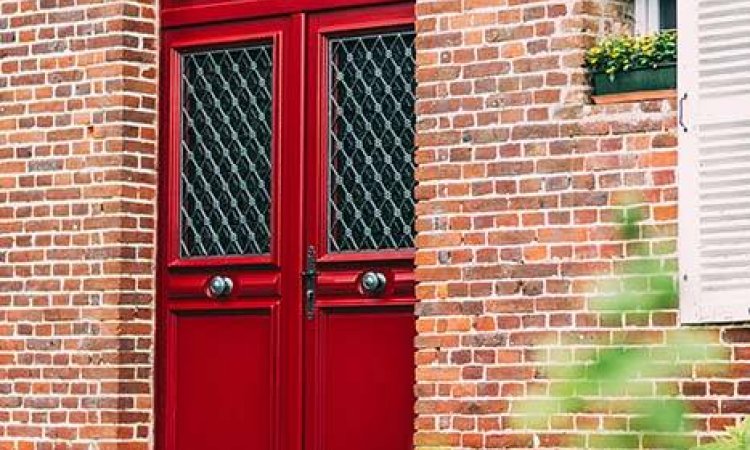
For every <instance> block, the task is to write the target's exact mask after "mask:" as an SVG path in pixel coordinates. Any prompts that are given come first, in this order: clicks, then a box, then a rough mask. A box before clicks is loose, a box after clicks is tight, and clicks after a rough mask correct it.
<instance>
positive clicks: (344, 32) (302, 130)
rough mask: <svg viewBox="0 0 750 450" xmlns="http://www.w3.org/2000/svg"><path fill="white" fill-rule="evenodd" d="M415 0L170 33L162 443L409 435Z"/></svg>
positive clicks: (394, 444) (175, 446) (165, 88)
mask: <svg viewBox="0 0 750 450" xmlns="http://www.w3.org/2000/svg"><path fill="white" fill-rule="evenodd" d="M412 9H413V7H412V6H411V5H406V6H399V5H396V6H387V7H369V8H360V9H350V10H345V11H328V12H324V13H315V14H310V15H307V14H304V13H298V14H294V15H290V16H285V17H280V18H274V19H260V20H257V19H256V20H251V21H244V22H237V23H228V24H222V25H210V26H201V27H192V28H183V29H177V30H174V31H168V32H166V33H165V34H164V37H163V43H162V45H163V46H164V50H163V52H162V55H163V57H162V63H163V65H162V67H163V68H164V70H163V78H162V120H163V127H162V130H163V136H164V139H163V143H164V144H163V149H162V158H161V160H160V161H161V173H162V179H161V197H160V207H161V210H160V214H161V216H160V220H161V225H160V227H159V229H160V239H159V255H160V258H159V261H160V265H159V281H160V282H159V286H160V288H159V289H160V301H159V305H158V310H159V326H158V332H157V340H158V351H159V353H158V372H157V384H158V407H157V408H158V409H157V410H158V415H157V421H158V427H157V430H158V432H157V445H158V447H159V448H162V449H165V450H197V449H202V450H205V449H213V448H215V449H222V450H233V449H237V450H240V449H243V450H244V449H253V450H255V449H285V450H287V449H288V450H291V449H295V450H296V449H302V448H305V449H309V450H337V449H345V448H346V449H351V448H357V449H359V450H367V449H373V450H374V449H389V450H398V449H408V448H411V446H412V439H413V418H414V414H413V402H414V396H413V383H414V375H413V371H414V360H413V354H414V351H413V338H414V335H415V331H414V313H413V304H414V277H413V268H412V267H413V251H412V250H411V247H412V246H413V245H412V242H413V221H414V201H413V195H412V190H413V183H414V177H413V171H414V169H413V161H412V152H413V142H414V141H413V140H414V115H413V108H414V53H413V50H414V48H413V43H414V42H413V40H414V33H413V30H412V22H413V10H412Z"/></svg>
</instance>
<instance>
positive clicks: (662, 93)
mask: <svg viewBox="0 0 750 450" xmlns="http://www.w3.org/2000/svg"><path fill="white" fill-rule="evenodd" d="M675 98H677V91H676V90H675V89H663V90H657V91H635V92H621V93H616V94H605V95H592V96H591V100H593V102H594V104H595V105H614V104H617V103H637V102H644V101H653V100H669V99H675Z"/></svg>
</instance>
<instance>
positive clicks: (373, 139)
mask: <svg viewBox="0 0 750 450" xmlns="http://www.w3.org/2000/svg"><path fill="white" fill-rule="evenodd" d="M329 57H330V62H329V87H330V91H329V102H328V108H329V118H328V119H329V133H328V154H329V164H330V168H329V174H328V177H329V186H328V195H329V200H328V247H329V250H330V251H333V252H346V251H361V250H386V249H400V248H409V247H412V246H413V241H414V160H413V153H414V126H415V114H414V103H415V76H414V75H415V74H414V67H415V63H414V32H413V31H399V32H388V33H379V34H370V35H358V36H347V37H340V38H333V39H330V41H329Z"/></svg>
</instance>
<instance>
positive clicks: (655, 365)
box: [515, 207, 750, 450]
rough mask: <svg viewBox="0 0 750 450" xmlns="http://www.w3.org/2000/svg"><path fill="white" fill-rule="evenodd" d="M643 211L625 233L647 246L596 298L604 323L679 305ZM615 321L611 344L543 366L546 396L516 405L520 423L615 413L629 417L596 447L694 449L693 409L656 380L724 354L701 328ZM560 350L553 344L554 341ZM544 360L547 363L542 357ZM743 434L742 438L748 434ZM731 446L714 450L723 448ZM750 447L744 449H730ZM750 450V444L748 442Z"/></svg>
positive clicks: (625, 222)
mask: <svg viewBox="0 0 750 450" xmlns="http://www.w3.org/2000/svg"><path fill="white" fill-rule="evenodd" d="M642 211H643V209H641V208H638V207H632V208H627V209H625V210H623V211H622V216H621V219H622V220H621V225H620V230H619V232H620V233H619V234H620V237H621V239H622V241H624V242H625V243H626V244H627V245H628V248H631V249H634V250H635V249H636V248H641V249H644V250H643V251H640V252H639V251H636V252H635V254H637V255H640V256H637V257H635V258H633V259H632V260H627V261H622V264H620V265H619V266H620V267H621V268H620V269H619V270H618V272H617V273H618V276H617V277H615V279H614V280H612V281H611V282H608V283H601V285H600V286H599V287H598V289H599V291H600V292H603V295H601V296H597V298H595V299H593V300H592V302H591V309H592V310H594V311H596V312H597V313H598V314H599V315H600V317H601V318H602V319H601V320H612V319H617V318H619V319H617V320H614V321H613V322H612V323H615V324H617V323H620V324H621V323H622V322H621V319H622V318H624V317H627V316H628V315H632V314H641V315H643V314H646V315H649V314H650V313H655V312H658V311H664V310H674V308H675V307H676V305H677V296H678V292H677V288H676V287H677V284H676V277H675V273H674V270H673V268H672V266H671V264H670V263H669V261H668V260H665V259H664V258H661V257H658V256H657V257H655V256H652V255H650V253H649V252H648V250H645V249H647V248H648V247H644V246H642V245H639V244H642V242H639V240H640V239H641V238H643V237H644V233H645V231H644V229H646V228H648V226H647V225H644V224H643V223H642V217H643V214H642ZM605 318H609V319H605ZM618 328H619V326H618V325H613V330H612V334H611V336H612V337H611V338H610V340H609V342H608V345H606V346H604V347H601V348H599V349H595V350H592V351H587V349H586V348H585V347H584V348H581V349H576V350H575V351H576V354H577V355H578V358H577V359H576V360H577V361H579V362H576V363H573V364H554V361H553V363H552V364H551V365H550V366H549V367H540V374H539V377H538V378H540V379H542V378H543V379H546V380H549V382H550V387H549V389H548V390H547V391H546V395H545V397H544V398H527V399H525V401H523V402H521V403H520V404H519V405H518V409H517V410H516V411H518V412H519V413H520V414H518V419H517V420H516V421H515V426H517V427H522V428H533V429H539V427H541V429H546V428H549V427H550V424H551V423H552V421H553V420H554V418H555V417H559V416H567V415H571V414H572V415H577V414H598V415H608V414H612V413H613V412H614V411H616V414H619V415H620V417H626V418H627V420H625V421H620V422H618V421H613V422H612V423H615V424H617V425H614V426H612V427H610V428H607V429H606V430H603V431H604V432H603V433H602V434H601V435H600V436H597V440H596V442H597V444H596V447H598V448H618V449H620V448H639V447H640V446H641V445H642V440H643V439H648V442H649V445H650V446H653V445H656V446H658V447H659V448H664V449H688V448H690V447H692V446H693V445H694V444H695V441H694V440H693V439H692V438H691V437H690V436H689V435H688V433H687V432H689V431H690V420H688V418H687V417H686V415H688V414H689V412H690V411H689V407H688V405H687V404H686V402H685V401H684V400H683V399H682V398H681V397H679V396H678V395H677V394H678V393H677V392H669V391H664V392H662V391H659V390H654V383H653V380H669V379H674V378H678V377H680V375H679V374H680V367H681V366H683V367H684V366H685V365H686V364H687V365H693V364H700V363H706V362H710V361H712V360H715V359H719V358H720V357H721V358H723V356H722V355H721V353H720V352H718V351H716V350H715V346H711V345H707V343H709V342H710V340H709V339H708V338H707V336H706V335H704V334H703V332H701V331H700V330H696V329H689V328H686V329H679V330H673V331H672V332H671V333H670V335H669V338H668V339H665V340H663V341H661V342H652V341H649V340H644V339H643V338H642V337H641V336H639V334H640V333H639V331H638V330H632V329H631V330H628V329H627V327H626V328H624V329H620V330H618ZM551 345H552V347H553V348H554V347H555V344H551ZM539 360H540V361H544V360H542V359H539ZM743 439H744V435H743ZM724 448H725V447H709V448H707V449H706V450H709V449H715V450H719V449H722V450H723V449H724ZM727 448H745V447H727ZM748 450H750V447H748Z"/></svg>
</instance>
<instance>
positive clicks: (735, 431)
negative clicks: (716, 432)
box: [696, 419, 750, 450]
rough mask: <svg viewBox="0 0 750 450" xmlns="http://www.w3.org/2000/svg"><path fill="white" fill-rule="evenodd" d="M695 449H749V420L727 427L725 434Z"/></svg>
mask: <svg viewBox="0 0 750 450" xmlns="http://www.w3.org/2000/svg"><path fill="white" fill-rule="evenodd" d="M696 450H750V420H749V419H746V420H745V421H743V422H742V423H741V424H740V425H738V426H736V427H732V428H729V429H728V430H727V435H726V436H724V437H721V438H719V439H717V440H716V441H715V442H712V443H711V444H707V445H702V446H700V447H697V449H696Z"/></svg>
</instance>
